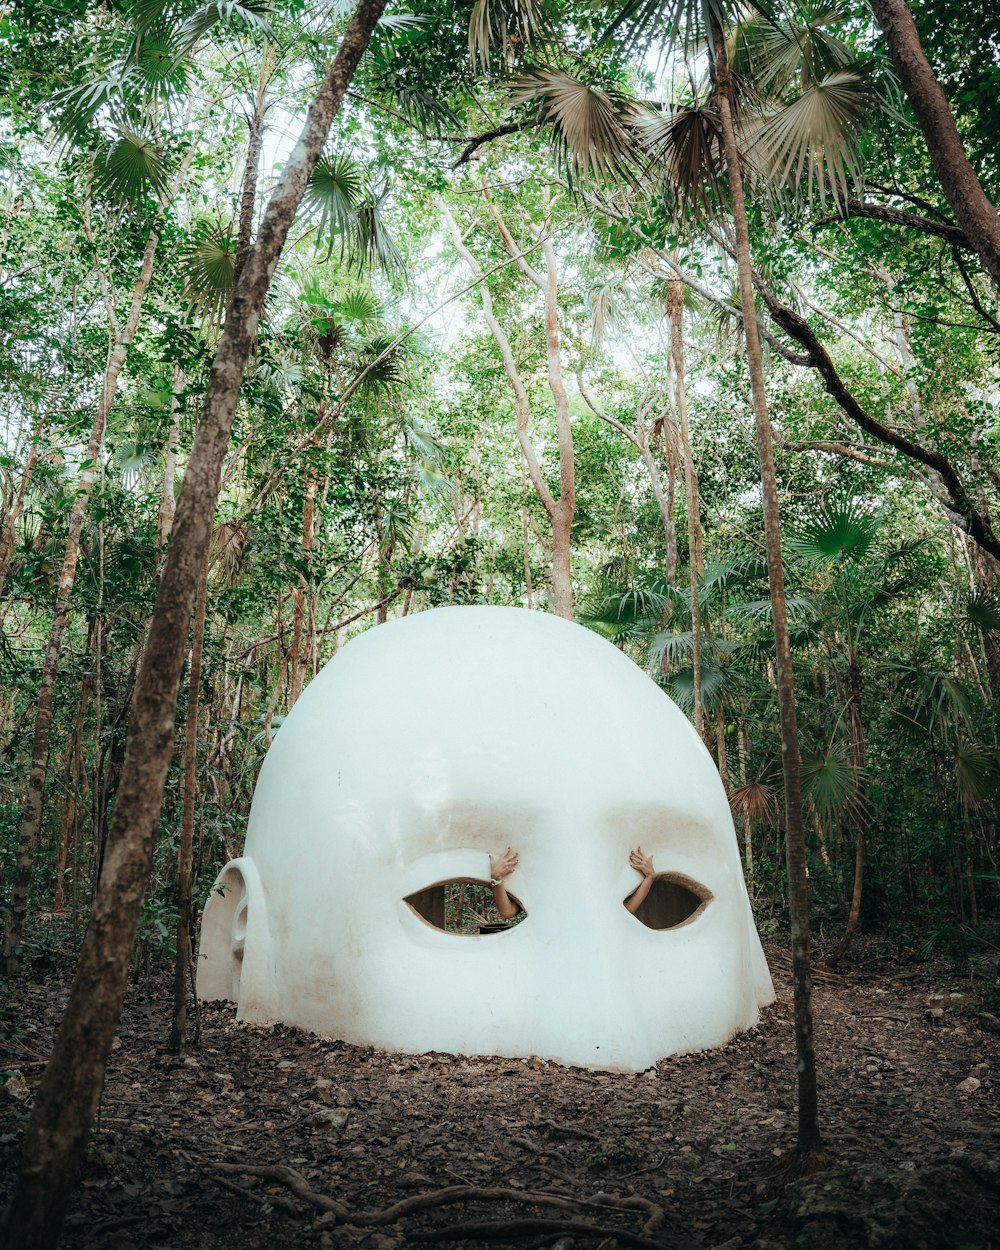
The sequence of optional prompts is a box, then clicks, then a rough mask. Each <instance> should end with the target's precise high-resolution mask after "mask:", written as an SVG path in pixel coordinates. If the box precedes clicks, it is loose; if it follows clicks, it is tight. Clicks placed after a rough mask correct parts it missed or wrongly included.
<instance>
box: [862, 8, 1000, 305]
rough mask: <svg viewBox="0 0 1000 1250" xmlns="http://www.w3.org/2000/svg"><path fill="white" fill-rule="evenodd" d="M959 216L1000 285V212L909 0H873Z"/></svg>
mask: <svg viewBox="0 0 1000 1250" xmlns="http://www.w3.org/2000/svg"><path fill="white" fill-rule="evenodd" d="M869 3H870V4H871V9H872V12H873V13H874V14H875V18H876V20H877V21H878V24H879V25H880V26H881V27H882V32H883V34H884V35H885V42H886V46H887V47H888V49H889V56H890V57H891V58H892V63H893V66H894V67H895V70H896V73H897V75H898V76H899V81H900V83H901V84H902V87H903V90H904V91H905V92H906V97H907V99H908V100H909V101H910V105H911V107H912V109H913V112H914V113H915V114H916V118H917V124H918V125H919V126H920V130H921V132H922V134H923V136H924V142H925V143H926V144H927V151H928V153H929V154H930V158H931V164H932V165H933V166H934V170H935V172H936V173H937V176H938V178H939V180H940V182H941V189H942V191H943V192H944V195H945V199H946V200H947V201H948V203H949V204H950V205H951V211H952V212H953V213H954V214H955V221H956V222H957V223H958V225H959V226H960V227H961V229H962V230H963V232H964V233H965V237H966V238H967V239H968V241H969V243H970V244H971V245H972V247H973V248H974V249H975V250H976V252H977V253H978V255H979V259H980V260H981V261H982V262H983V267H984V269H985V270H986V272H987V273H988V274H989V275H990V277H991V278H992V279H993V281H994V282H995V283H996V284H997V286H1000V218H998V216H997V210H996V207H995V206H994V205H993V204H991V203H990V201H989V200H988V199H987V197H986V192H985V191H984V190H983V188H982V184H981V183H980V181H979V179H978V178H977V177H976V172H975V170H974V169H973V168H972V166H971V165H970V164H969V158H968V157H967V156H966V155H965V149H964V148H963V146H962V140H961V138H960V137H959V134H958V128H957V126H956V125H955V118H954V116H953V115H952V111H951V109H950V107H949V105H948V101H947V100H946V99H945V94H944V92H943V91H942V90H941V84H940V83H939V82H938V80H937V78H936V77H935V76H934V71H933V70H932V69H931V67H930V64H929V63H928V61H927V57H926V56H925V55H924V50H923V48H922V47H921V46H920V37H919V35H918V34H917V28H916V26H915V25H914V22H913V17H912V15H911V13H910V10H909V8H908V7H907V6H906V3H905V0H869Z"/></svg>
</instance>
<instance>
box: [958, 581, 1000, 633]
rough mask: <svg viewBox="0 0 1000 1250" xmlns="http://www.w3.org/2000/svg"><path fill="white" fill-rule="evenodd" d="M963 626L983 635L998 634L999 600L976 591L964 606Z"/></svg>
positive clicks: (999, 630)
mask: <svg viewBox="0 0 1000 1250" xmlns="http://www.w3.org/2000/svg"><path fill="white" fill-rule="evenodd" d="M965 624H966V625H970V626H972V627H973V628H974V629H978V630H980V631H981V632H982V633H984V634H1000V598H997V596H996V595H990V594H986V593H984V592H983V591H977V592H976V593H975V594H973V595H971V596H970V597H969V600H968V602H967V603H966V605H965Z"/></svg>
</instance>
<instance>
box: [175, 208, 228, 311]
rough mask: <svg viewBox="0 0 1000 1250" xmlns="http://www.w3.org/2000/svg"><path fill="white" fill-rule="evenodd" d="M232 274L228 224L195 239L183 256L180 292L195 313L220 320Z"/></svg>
mask: <svg viewBox="0 0 1000 1250" xmlns="http://www.w3.org/2000/svg"><path fill="white" fill-rule="evenodd" d="M235 273H236V240H235V239H234V238H233V234H232V230H231V229H230V228H229V226H216V227H214V228H212V229H211V230H210V231H209V232H208V233H207V234H206V235H204V236H203V237H202V238H199V239H198V240H197V242H196V243H195V244H194V246H193V247H192V248H191V250H190V251H189V253H188V256H187V273H186V281H185V284H184V294H185V297H186V299H187V300H188V302H189V303H190V304H191V306H192V307H193V308H194V309H196V310H197V313H198V315H199V316H201V317H203V318H205V319H206V320H209V321H221V319H222V316H223V314H224V313H225V311H226V309H227V308H228V307H229V300H230V298H231V296H232V293H233V280H234V277H235Z"/></svg>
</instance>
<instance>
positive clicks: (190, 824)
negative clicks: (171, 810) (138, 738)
mask: <svg viewBox="0 0 1000 1250" xmlns="http://www.w3.org/2000/svg"><path fill="white" fill-rule="evenodd" d="M207 604H208V561H207V560H206V561H205V567H204V569H202V573H201V578H200V580H199V584H198V592H197V599H196V601H195V607H194V623H193V625H192V627H191V669H190V672H189V674H188V706H187V720H186V722H185V726H184V809H183V815H182V817H181V844H180V847H179V848H178V852H177V902H178V914H177V953H176V957H175V960H174V1015H173V1021H172V1023H171V1027H170V1047H171V1049H172V1050H181V1049H182V1048H183V1047H184V1046H185V1045H186V1044H187V982H188V974H189V973H190V971H191V856H192V847H193V846H194V810H195V799H196V798H197V792H198V712H199V710H200V707H201V660H202V655H203V654H204V650H205V609H206V606H207Z"/></svg>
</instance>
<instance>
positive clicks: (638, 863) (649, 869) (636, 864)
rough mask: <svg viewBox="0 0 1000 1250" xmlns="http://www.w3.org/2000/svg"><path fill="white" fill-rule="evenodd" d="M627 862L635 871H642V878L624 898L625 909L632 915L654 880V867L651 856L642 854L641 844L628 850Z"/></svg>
mask: <svg viewBox="0 0 1000 1250" xmlns="http://www.w3.org/2000/svg"><path fill="white" fill-rule="evenodd" d="M628 862H629V864H630V865H631V866H632V867H633V868H634V869H635V870H636V872H641V873H642V880H641V881H640V882H639V884H638V885H637V886H636V887H635V889H634V890H633V891H632V893H631V894H630V895H629V896H628V898H627V899H626V900H625V907H626V909H627V910H628V911H630V912H631V913H632V915H633V916H634V915H635V913H636V912H637V911H638V910H639V905H640V904H641V903H642V900H643V899H644V898H645V897H646V895H647V894H648V893H649V891H650V888H651V887H652V884H653V882H654V881H655V880H656V869H655V868H654V867H653V857H652V856H651V855H644V854H643V850H642V847H641V846H637V847H636V848H635V850H634V851H629V853H628Z"/></svg>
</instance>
